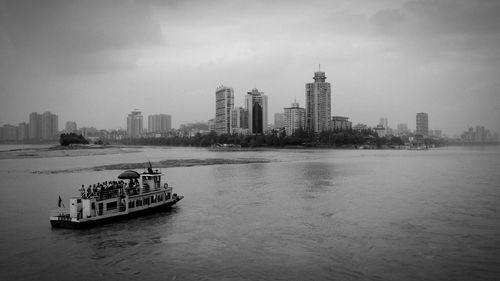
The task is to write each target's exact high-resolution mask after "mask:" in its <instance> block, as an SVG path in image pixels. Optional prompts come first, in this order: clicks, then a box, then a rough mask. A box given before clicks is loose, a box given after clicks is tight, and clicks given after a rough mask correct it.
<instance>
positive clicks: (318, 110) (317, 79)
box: [306, 65, 332, 133]
mask: <svg viewBox="0 0 500 281" xmlns="http://www.w3.org/2000/svg"><path fill="white" fill-rule="evenodd" d="M313 79H314V82H313V83H306V130H308V131H309V132H315V133H319V132H322V131H327V130H328V129H329V123H330V116H331V110H332V109H331V92H330V91H331V89H330V83H328V82H326V76H325V72H322V71H321V65H320V68H319V71H318V72H315V73H314V77H313Z"/></svg>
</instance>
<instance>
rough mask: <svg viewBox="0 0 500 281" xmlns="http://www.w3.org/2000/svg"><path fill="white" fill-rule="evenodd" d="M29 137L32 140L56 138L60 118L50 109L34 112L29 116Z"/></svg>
mask: <svg viewBox="0 0 500 281" xmlns="http://www.w3.org/2000/svg"><path fill="white" fill-rule="evenodd" d="M29 120H30V121H29V134H28V135H29V139H30V140H31V141H40V140H54V139H55V138H56V135H57V131H58V130H59V121H58V120H59V119H58V116H57V115H56V114H52V113H50V111H47V112H44V113H43V114H38V113H36V112H32V113H31V114H30V116H29Z"/></svg>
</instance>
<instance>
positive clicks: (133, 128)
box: [127, 109, 142, 139]
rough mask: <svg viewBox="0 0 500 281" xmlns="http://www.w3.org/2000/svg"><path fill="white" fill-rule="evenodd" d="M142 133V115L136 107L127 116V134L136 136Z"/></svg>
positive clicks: (130, 136) (132, 136) (131, 136)
mask: <svg viewBox="0 0 500 281" xmlns="http://www.w3.org/2000/svg"><path fill="white" fill-rule="evenodd" d="M141 134H142V115H141V112H140V111H138V110H137V109H136V110H134V111H132V113H130V114H129V115H128V116H127V135H128V137H129V138H132V139H133V138H138V137H140V136H141Z"/></svg>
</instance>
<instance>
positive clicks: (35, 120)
mask: <svg viewBox="0 0 500 281" xmlns="http://www.w3.org/2000/svg"><path fill="white" fill-rule="evenodd" d="M29 119H30V121H29V134H28V136H29V140H31V141H39V140H40V139H41V138H42V116H41V115H40V114H38V113H36V112H32V113H30V117H29Z"/></svg>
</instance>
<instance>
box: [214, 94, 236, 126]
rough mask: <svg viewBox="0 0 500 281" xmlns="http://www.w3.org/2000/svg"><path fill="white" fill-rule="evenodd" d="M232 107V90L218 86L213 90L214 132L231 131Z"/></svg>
mask: <svg viewBox="0 0 500 281" xmlns="http://www.w3.org/2000/svg"><path fill="white" fill-rule="evenodd" d="M233 108H234V90H233V88H231V87H226V86H220V87H218V88H217V89H216V90H215V132H216V133H217V134H219V135H220V134H230V133H231V110H233Z"/></svg>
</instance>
